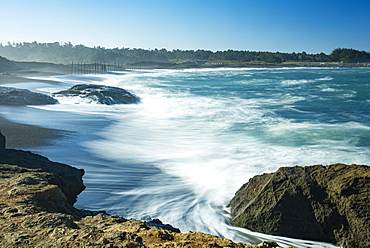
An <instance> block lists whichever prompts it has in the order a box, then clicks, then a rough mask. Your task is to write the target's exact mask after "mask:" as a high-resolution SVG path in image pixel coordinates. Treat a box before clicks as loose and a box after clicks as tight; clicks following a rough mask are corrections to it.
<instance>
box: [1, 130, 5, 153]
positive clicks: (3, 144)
mask: <svg viewBox="0 0 370 248" xmlns="http://www.w3.org/2000/svg"><path fill="white" fill-rule="evenodd" d="M5 147H6V139H5V136H4V135H3V134H2V133H1V130H0V150H4V149H5Z"/></svg>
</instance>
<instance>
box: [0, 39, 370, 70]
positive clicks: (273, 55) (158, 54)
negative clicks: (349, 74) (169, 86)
mask: <svg viewBox="0 0 370 248" xmlns="http://www.w3.org/2000/svg"><path fill="white" fill-rule="evenodd" d="M0 56H4V57H6V58H8V59H10V60H15V61H35V62H51V63H62V64H70V63H72V62H73V61H74V62H82V63H95V62H99V63H120V64H130V63H131V64H135V63H138V62H148V61H150V62H157V63H169V64H186V63H192V64H201V65H213V66H215V65H221V66H222V65H236V66H237V65H241V66H243V65H244V66H248V65H261V64H289V63H318V64H320V63H321V64H322V63H328V64H330V63H370V53H369V52H366V51H358V50H355V49H349V48H337V49H335V50H333V51H332V52H331V53H330V54H325V53H317V54H308V53H306V52H304V51H303V52H298V53H295V52H293V53H282V52H266V51H259V52H257V51H236V50H227V51H216V52H214V51H210V50H179V49H176V50H172V51H169V50H166V49H165V48H162V49H152V50H148V49H141V48H125V47H123V48H118V47H117V48H105V47H101V46H97V47H88V46H85V45H73V44H71V43H70V42H67V43H59V42H54V43H38V42H36V41H34V42H21V43H8V44H6V45H4V44H1V43H0Z"/></svg>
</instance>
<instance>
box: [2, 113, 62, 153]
mask: <svg viewBox="0 0 370 248" xmlns="http://www.w3.org/2000/svg"><path fill="white" fill-rule="evenodd" d="M0 131H1V133H2V134H3V135H4V136H5V137H7V140H6V148H7V149H30V148H34V147H39V146H47V145H52V140H53V139H58V138H61V137H63V134H62V132H63V131H62V130H56V129H50V128H44V127H38V126H33V125H28V124H22V123H17V122H12V121H9V120H7V119H5V118H4V117H2V116H1V114H0Z"/></svg>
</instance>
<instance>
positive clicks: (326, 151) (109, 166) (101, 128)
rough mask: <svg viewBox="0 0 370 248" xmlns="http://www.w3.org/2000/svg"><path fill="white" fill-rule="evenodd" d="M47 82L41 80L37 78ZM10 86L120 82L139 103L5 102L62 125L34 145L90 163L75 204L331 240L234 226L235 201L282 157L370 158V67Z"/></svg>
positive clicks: (25, 119)
mask: <svg viewBox="0 0 370 248" xmlns="http://www.w3.org/2000/svg"><path fill="white" fill-rule="evenodd" d="M39 79H41V78H40V77H39ZM42 79H51V80H57V81H59V82H60V83H59V84H45V83H26V82H25V83H21V84H19V83H18V84H14V85H8V86H13V87H19V88H28V89H31V90H34V91H38V92H43V93H51V92H56V91H59V90H62V89H67V88H69V87H71V86H73V85H74V84H77V83H94V84H104V85H109V86H118V87H121V88H124V89H126V90H128V91H130V92H131V93H134V94H135V95H137V96H139V97H140V98H141V102H140V103H139V104H129V105H110V106H106V105H99V104H96V103H94V102H87V101H82V100H81V99H80V98H58V100H59V102H60V104H57V105H45V106H28V107H1V112H2V113H3V115H4V116H5V117H6V118H8V119H10V120H13V121H17V122H22V123H27V124H32V125H39V126H43V127H48V128H55V129H60V130H64V131H65V132H63V133H64V136H63V138H61V139H57V140H54V141H52V142H53V145H52V146H45V147H36V148H33V149H32V151H34V152H37V153H40V154H42V155H44V156H47V157H48V158H49V159H51V160H53V161H57V162H62V163H67V164H69V165H72V166H75V167H77V168H83V169H84V170H85V171H86V175H85V176H84V183H85V185H86V186H87V188H86V190H85V191H84V192H83V193H82V194H81V195H80V196H79V198H78V201H77V203H76V204H75V206H76V207H77V208H83V209H90V210H96V211H100V210H105V211H107V212H108V213H110V214H118V215H121V216H123V217H125V218H134V219H140V220H150V219H155V218H158V219H160V220H161V221H162V222H163V223H166V224H171V225H173V226H174V227H177V228H180V230H181V231H182V232H188V231H200V232H205V233H210V234H214V235H218V236H221V237H226V238H229V239H232V240H234V241H236V242H245V243H248V244H257V243H260V242H261V241H263V240H274V241H276V242H278V243H279V244H280V245H282V246H288V245H293V246H296V247H335V246H334V245H331V244H326V243H320V242H315V241H308V240H299V239H292V238H286V237H276V236H270V235H265V234H260V233H255V232H252V231H249V230H246V229H243V228H238V227H233V226H230V225H229V224H228V223H229V221H230V214H229V209H228V208H227V204H228V203H229V201H230V199H231V198H232V197H233V196H234V193H235V192H236V191H237V190H238V189H239V188H240V187H241V186H242V185H243V184H244V183H246V182H247V181H248V180H249V179H250V178H251V177H253V176H254V175H257V174H262V173H268V172H274V171H275V170H276V169H277V168H279V167H281V166H295V165H298V166H307V165H316V164H323V165H328V164H332V163H347V164H367V165H369V164H370V69H369V68H280V69H275V68H274V69H263V68H260V69H253V68H217V69H181V70H139V71H132V72H115V73H110V74H87V75H64V76H52V77H43V78H42Z"/></svg>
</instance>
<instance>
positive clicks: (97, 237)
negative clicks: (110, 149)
mask: <svg viewBox="0 0 370 248" xmlns="http://www.w3.org/2000/svg"><path fill="white" fill-rule="evenodd" d="M83 174H84V171H83V170H80V169H76V168H73V167H71V166H68V165H65V164H60V163H56V162H52V161H50V160H49V159H47V158H45V157H43V156H40V155H37V154H33V153H31V152H28V151H22V150H13V149H5V137H4V136H3V135H0V247H4V248H5V247H7V248H8V247H261V248H263V247H264V248H275V247H279V246H278V244H276V243H275V242H263V243H261V244H260V245H257V246H251V245H247V244H243V243H234V242H233V241H231V240H228V239H225V238H219V237H217V236H213V235H209V234H204V233H197V232H188V233H179V231H178V230H177V229H175V228H173V227H171V226H169V225H164V224H162V223H161V222H160V221H159V220H153V221H152V222H149V223H145V222H142V221H138V220H133V219H125V218H122V217H120V216H116V215H107V214H106V213H95V212H91V211H88V210H79V209H76V208H74V207H73V204H74V203H75V201H76V199H77V196H78V194H79V193H80V192H81V191H82V190H83V189H84V188H85V186H84V185H83V182H82V176H83Z"/></svg>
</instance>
